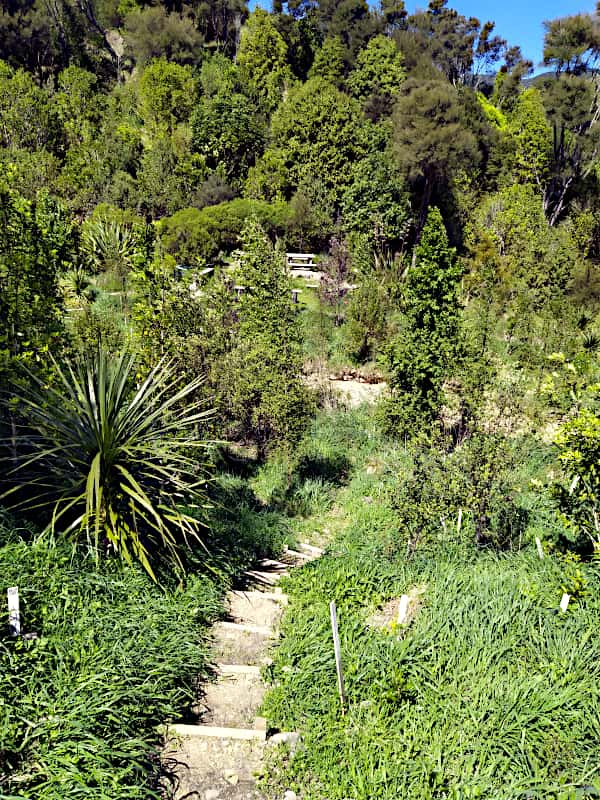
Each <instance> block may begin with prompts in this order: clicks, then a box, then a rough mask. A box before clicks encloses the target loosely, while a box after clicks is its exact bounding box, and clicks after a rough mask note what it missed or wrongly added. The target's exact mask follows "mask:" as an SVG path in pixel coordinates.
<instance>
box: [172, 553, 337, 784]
mask: <svg viewBox="0 0 600 800" xmlns="http://www.w3.org/2000/svg"><path fill="white" fill-rule="evenodd" d="M322 553H323V551H322V550H320V549H319V548H317V547H312V546H311V545H309V544H301V545H299V549H298V550H290V549H286V551H285V552H284V553H283V555H282V556H281V560H278V561H276V560H273V559H263V560H262V561H260V562H259V563H258V564H257V565H256V567H255V568H252V569H249V570H247V571H246V572H245V573H244V575H243V576H242V587H243V588H241V589H236V590H233V591H230V592H229V593H228V595H227V607H228V618H227V619H226V620H224V621H222V622H218V623H216V625H215V626H214V641H213V650H212V652H213V658H214V661H215V663H216V667H215V669H216V675H217V677H216V681H215V682H214V683H209V684H207V685H205V686H203V687H202V695H201V697H200V698H199V700H198V704H197V706H196V707H195V708H194V712H195V713H196V714H197V715H198V723H197V724H195V725H183V724H177V725H169V726H168V729H167V736H166V745H165V749H164V751H163V756H162V761H163V765H164V767H165V768H166V770H167V771H168V772H171V773H172V774H173V775H174V777H175V784H176V786H177V789H176V793H175V800H184V798H185V800H262V796H261V794H260V793H259V792H258V790H257V788H256V780H255V779H256V776H257V775H260V774H261V770H262V760H263V754H264V749H265V747H267V746H268V745H269V744H270V743H271V742H281V741H294V740H296V739H297V735H296V734H294V733H291V734H289V733H288V734H285V733H284V734H277V735H275V736H272V737H267V726H266V720H264V719H263V718H261V717H259V716H257V711H258V709H259V708H260V705H261V703H262V700H263V697H264V694H265V692H266V690H267V687H266V686H265V684H264V683H263V681H262V678H261V674H260V667H261V665H262V664H264V663H266V658H267V653H268V650H269V647H270V646H271V645H272V643H273V640H274V638H275V637H276V635H277V627H278V623H279V619H280V617H281V614H282V613H283V609H284V607H285V605H286V604H287V596H286V595H285V594H283V593H282V592H281V589H279V588H278V587H277V583H278V581H279V580H280V578H281V577H282V576H283V575H288V574H289V572H290V570H291V569H294V568H295V567H298V566H302V565H303V564H305V563H307V562H309V561H312V560H313V559H315V558H318V557H319V556H320V555H322ZM292 796H293V792H287V793H286V797H287V798H291V797H292Z"/></svg>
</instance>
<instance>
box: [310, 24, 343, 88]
mask: <svg viewBox="0 0 600 800" xmlns="http://www.w3.org/2000/svg"><path fill="white" fill-rule="evenodd" d="M345 52H346V51H345V49H344V45H343V44H342V40H341V39H340V37H339V36H327V37H326V38H325V40H324V41H323V44H322V45H321V47H320V48H319V49H318V50H317V52H316V53H315V59H314V61H313V63H312V67H311V68H310V72H309V73H308V75H309V77H310V78H322V79H323V80H325V81H327V82H328V83H331V84H333V85H334V86H335V87H336V88H338V89H342V88H343V85H344V75H345V73H346V63H345V60H344V56H345Z"/></svg>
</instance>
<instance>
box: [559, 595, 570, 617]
mask: <svg viewBox="0 0 600 800" xmlns="http://www.w3.org/2000/svg"><path fill="white" fill-rule="evenodd" d="M570 599H571V595H570V594H566V593H565V594H563V596H562V598H561V601H560V610H561V611H562V613H563V614H564V613H565V611H566V610H567V608H568V607H569V600H570Z"/></svg>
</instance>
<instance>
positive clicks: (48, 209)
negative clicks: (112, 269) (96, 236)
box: [0, 184, 75, 380]
mask: <svg viewBox="0 0 600 800" xmlns="http://www.w3.org/2000/svg"><path fill="white" fill-rule="evenodd" d="M74 259H75V239H74V231H73V225H72V223H71V221H70V220H69V218H68V216H67V214H66V212H65V210H64V209H63V208H62V207H61V206H60V205H59V204H58V203H57V202H56V201H55V200H53V199H51V198H50V197H48V196H47V195H45V194H39V195H38V197H37V198H36V200H34V201H28V200H25V199H24V198H22V197H20V196H19V195H18V194H16V193H15V192H13V191H11V190H9V189H8V188H7V187H6V186H2V185H1V184H0V325H1V327H0V379H2V380H3V379H5V378H6V373H7V372H8V373H9V374H12V373H13V372H14V367H15V361H24V362H27V363H32V362H33V361H35V360H36V359H37V358H39V357H40V355H41V354H42V353H44V352H45V351H47V349H48V348H49V346H50V345H51V344H52V343H53V342H56V341H57V339H59V338H60V335H61V332H62V330H63V324H62V315H61V312H62V297H61V292H60V286H59V278H60V275H61V273H63V272H65V271H67V270H68V269H69V267H71V266H72V264H73V261H74Z"/></svg>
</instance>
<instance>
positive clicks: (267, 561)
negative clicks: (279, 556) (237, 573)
mask: <svg viewBox="0 0 600 800" xmlns="http://www.w3.org/2000/svg"><path fill="white" fill-rule="evenodd" d="M289 566H290V565H289V564H284V563H283V561H276V560H275V559H273V558H261V560H260V561H259V562H258V567H259V568H260V570H261V571H262V570H264V571H266V572H285V571H286V570H287V568H288V567H289Z"/></svg>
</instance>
